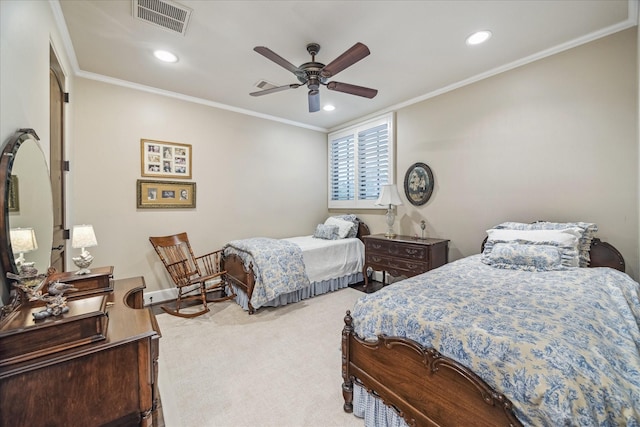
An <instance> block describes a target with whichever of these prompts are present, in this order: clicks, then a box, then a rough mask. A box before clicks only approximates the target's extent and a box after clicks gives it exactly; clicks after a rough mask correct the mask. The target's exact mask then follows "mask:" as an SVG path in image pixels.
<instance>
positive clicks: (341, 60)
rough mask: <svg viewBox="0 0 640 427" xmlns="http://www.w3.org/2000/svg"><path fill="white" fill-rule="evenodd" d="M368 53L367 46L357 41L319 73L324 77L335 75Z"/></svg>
mask: <svg viewBox="0 0 640 427" xmlns="http://www.w3.org/2000/svg"><path fill="white" fill-rule="evenodd" d="M370 53H371V52H370V51H369V48H368V47H366V46H365V45H363V44H362V43H360V42H358V43H356V44H354V45H353V46H351V48H349V49H347V51H346V52H344V53H343V54H342V55H340V56H339V57H337V58H336V59H334V60H333V61H331V62H330V63H329V64H327V65H325V66H324V68H323V69H322V71H320V75H321V76H322V77H325V78H329V77H331V76H335V75H336V74H338V73H339V72H340V71H342V70H344V69H345V68H347V67H350V66H351V65H353V64H355V63H356V62H358V61H360V60H361V59H362V58H364V57H366V56H367V55H369V54H370Z"/></svg>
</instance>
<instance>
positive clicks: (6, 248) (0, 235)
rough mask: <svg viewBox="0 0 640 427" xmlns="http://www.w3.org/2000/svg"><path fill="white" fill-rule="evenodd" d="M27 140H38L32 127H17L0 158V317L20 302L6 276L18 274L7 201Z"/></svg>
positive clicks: (10, 281)
mask: <svg viewBox="0 0 640 427" xmlns="http://www.w3.org/2000/svg"><path fill="white" fill-rule="evenodd" d="M28 140H34V141H40V138H39V137H38V135H37V134H36V131H35V130H33V129H30V128H24V129H19V130H18V131H17V132H16V133H15V134H14V135H13V136H12V137H11V139H10V140H9V142H7V144H6V145H5V146H4V148H3V150H2V157H1V158H0V181H1V182H0V191H2V193H1V194H2V197H1V198H0V212H1V213H2V214H1V215H0V266H1V267H2V280H1V281H0V282H1V283H2V284H3V286H4V288H5V289H4V291H5V292H6V294H7V295H8V301H2V302H3V303H6V304H4V306H2V307H1V310H0V319H2V318H3V317H4V316H5V315H6V314H8V313H9V312H11V311H13V309H14V308H16V307H17V306H18V305H20V303H21V301H20V295H19V293H18V292H16V291H15V290H13V289H12V286H11V283H13V280H11V279H9V278H8V277H7V273H13V274H18V268H17V267H16V263H15V258H14V256H13V251H12V250H11V239H10V227H11V225H10V222H9V203H8V201H9V185H10V180H11V170H12V168H13V162H14V160H15V158H16V154H17V153H18V149H19V148H20V146H21V145H22V143H24V142H25V141H28Z"/></svg>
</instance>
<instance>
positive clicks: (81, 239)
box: [71, 224, 98, 274]
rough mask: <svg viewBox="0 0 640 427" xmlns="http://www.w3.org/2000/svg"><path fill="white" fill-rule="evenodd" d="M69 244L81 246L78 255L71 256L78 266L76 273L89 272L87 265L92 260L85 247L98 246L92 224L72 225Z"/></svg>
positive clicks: (74, 246) (75, 246)
mask: <svg viewBox="0 0 640 427" xmlns="http://www.w3.org/2000/svg"><path fill="white" fill-rule="evenodd" d="M71 246H72V247H73V248H76V249H77V248H82V251H81V252H80V256H77V257H74V258H72V259H73V263H74V264H75V265H76V266H78V268H80V270H78V271H76V274H89V273H90V272H91V271H90V270H89V266H90V265H91V262H92V261H93V256H92V255H91V254H90V253H89V251H87V249H86V248H90V247H93V246H98V241H97V240H96V234H95V233H94V231H93V226H92V225H86V224H83V225H74V226H73V236H72V239H71Z"/></svg>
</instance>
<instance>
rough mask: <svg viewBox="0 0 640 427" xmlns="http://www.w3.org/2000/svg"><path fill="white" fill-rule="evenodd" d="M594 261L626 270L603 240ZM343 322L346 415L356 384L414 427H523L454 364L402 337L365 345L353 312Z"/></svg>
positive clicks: (505, 402) (596, 244) (508, 406)
mask: <svg viewBox="0 0 640 427" xmlns="http://www.w3.org/2000/svg"><path fill="white" fill-rule="evenodd" d="M483 246H484V242H483ZM590 258H591V263H590V265H589V266H590V267H611V268H615V269H617V270H620V271H623V272H624V270H625V262H624V258H623V257H622V254H620V252H618V250H617V249H616V248H614V247H613V246H612V245H610V244H609V243H606V242H602V241H600V239H594V240H593V242H592V243H591V250H590ZM344 323H345V326H344V328H343V330H342V379H343V383H342V395H343V397H344V410H345V412H352V411H353V384H354V382H355V383H357V384H359V385H361V386H362V387H364V388H365V389H366V390H367V391H368V392H370V393H373V394H374V395H376V396H378V397H379V398H381V399H382V401H383V402H384V403H385V404H386V405H388V406H391V407H392V408H393V409H394V410H395V411H396V413H397V414H398V415H399V416H400V417H402V418H404V420H405V421H406V422H407V424H408V425H410V426H522V423H521V422H520V421H518V419H517V418H516V416H515V414H514V412H513V406H512V403H511V401H510V400H509V399H508V398H507V397H505V396H504V395H503V394H502V393H500V392H498V391H496V390H494V389H492V388H491V387H490V386H489V385H488V384H487V383H486V382H484V381H483V380H482V379H481V378H480V377H479V376H478V375H476V374H475V373H474V372H472V371H471V370H470V369H468V368H467V367H465V366H463V365H461V364H460V363H458V362H456V361H455V360H453V359H451V358H448V357H445V356H443V355H442V354H440V353H439V352H438V351H437V350H435V349H434V348H426V347H423V346H422V345H420V344H418V343H417V342H415V341H413V340H409V339H406V338H402V337H387V336H384V335H381V336H379V337H378V340H377V341H376V342H368V341H364V340H362V339H360V338H358V337H357V336H356V335H355V333H354V329H353V319H352V317H351V313H350V311H347V315H346V316H345V318H344Z"/></svg>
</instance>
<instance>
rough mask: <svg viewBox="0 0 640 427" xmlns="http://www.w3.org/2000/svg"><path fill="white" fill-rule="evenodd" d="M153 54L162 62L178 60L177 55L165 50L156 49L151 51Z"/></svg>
mask: <svg viewBox="0 0 640 427" xmlns="http://www.w3.org/2000/svg"><path fill="white" fill-rule="evenodd" d="M153 56H155V57H156V58H158V59H159V60H160V61H162V62H178V57H177V56H175V55H174V54H173V53H171V52H168V51H166V50H156V51H154V52H153Z"/></svg>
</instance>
